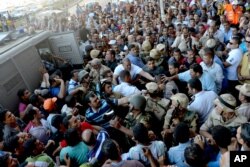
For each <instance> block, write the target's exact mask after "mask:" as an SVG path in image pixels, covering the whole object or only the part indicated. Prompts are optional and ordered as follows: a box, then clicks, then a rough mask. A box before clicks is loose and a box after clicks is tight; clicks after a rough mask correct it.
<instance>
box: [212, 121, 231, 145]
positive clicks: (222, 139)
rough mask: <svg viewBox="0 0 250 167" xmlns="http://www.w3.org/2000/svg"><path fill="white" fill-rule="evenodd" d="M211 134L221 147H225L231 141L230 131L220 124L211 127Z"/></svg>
mask: <svg viewBox="0 0 250 167" xmlns="http://www.w3.org/2000/svg"><path fill="white" fill-rule="evenodd" d="M212 136H213V139H214V140H215V142H216V144H217V145H218V146H219V147H221V148H227V147H228V145H229V144H230V143H231V131H230V130H229V129H228V128H226V127H224V126H222V125H218V126H215V127H214V128H213V129H212Z"/></svg>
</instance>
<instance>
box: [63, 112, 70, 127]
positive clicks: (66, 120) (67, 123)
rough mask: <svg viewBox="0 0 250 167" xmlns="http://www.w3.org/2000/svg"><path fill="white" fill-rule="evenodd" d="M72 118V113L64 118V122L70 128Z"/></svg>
mask: <svg viewBox="0 0 250 167" xmlns="http://www.w3.org/2000/svg"><path fill="white" fill-rule="evenodd" d="M71 118H72V115H68V116H66V117H64V118H63V120H62V123H63V125H64V127H65V128H66V129H68V128H69V120H70V119H71Z"/></svg>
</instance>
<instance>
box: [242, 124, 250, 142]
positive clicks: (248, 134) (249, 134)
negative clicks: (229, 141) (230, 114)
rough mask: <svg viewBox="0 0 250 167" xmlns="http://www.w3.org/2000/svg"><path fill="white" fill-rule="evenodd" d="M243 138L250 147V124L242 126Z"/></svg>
mask: <svg viewBox="0 0 250 167" xmlns="http://www.w3.org/2000/svg"><path fill="white" fill-rule="evenodd" d="M240 136H241V138H242V139H243V141H244V142H245V143H246V145H247V146H248V147H250V123H244V124H242V125H241V134H240Z"/></svg>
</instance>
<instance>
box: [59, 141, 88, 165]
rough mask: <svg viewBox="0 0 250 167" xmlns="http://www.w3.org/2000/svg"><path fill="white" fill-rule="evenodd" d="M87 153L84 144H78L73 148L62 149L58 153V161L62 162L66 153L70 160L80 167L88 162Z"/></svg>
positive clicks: (86, 147)
mask: <svg viewBox="0 0 250 167" xmlns="http://www.w3.org/2000/svg"><path fill="white" fill-rule="evenodd" d="M88 152H89V148H88V146H87V145H86V144H85V143H84V142H79V143H78V144H77V145H75V146H73V147H72V146H67V147H64V148H63V149H62V150H61V152H60V161H62V162H63V161H64V156H65V154H66V153H68V155H69V157H70V158H71V159H74V160H75V161H76V163H77V164H79V165H81V164H83V163H85V162H88V156H87V155H88Z"/></svg>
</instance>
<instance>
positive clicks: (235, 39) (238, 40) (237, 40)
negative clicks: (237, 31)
mask: <svg viewBox="0 0 250 167" xmlns="http://www.w3.org/2000/svg"><path fill="white" fill-rule="evenodd" d="M232 40H234V41H235V42H236V43H237V44H238V45H240V38H239V37H238V36H234V37H232Z"/></svg>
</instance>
